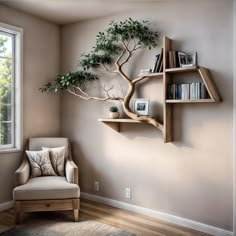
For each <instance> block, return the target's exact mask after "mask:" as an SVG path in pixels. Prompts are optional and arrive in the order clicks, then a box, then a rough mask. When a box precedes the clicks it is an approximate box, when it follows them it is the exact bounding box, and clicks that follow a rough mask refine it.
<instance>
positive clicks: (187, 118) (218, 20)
mask: <svg viewBox="0 0 236 236" xmlns="http://www.w3.org/2000/svg"><path fill="white" fill-rule="evenodd" d="M232 6H233V1H231V0H228V1H227V0H226V1H221V0H215V1H213V0H201V1H187V0H186V1H163V2H161V3H152V4H150V5H149V4H147V5H145V6H144V5H142V7H140V8H139V6H138V4H135V8H134V11H133V12H125V13H124V14H122V15H116V16H113V17H110V18H99V19H96V20H91V21H85V22H80V23H77V24H71V25H66V26H64V27H63V28H62V69H63V72H66V71H69V70H73V69H75V65H76V63H77V61H78V58H79V55H80V54H81V53H83V52H89V50H90V49H91V47H92V46H93V45H94V43H95V35H96V34H97V33H98V32H99V31H102V30H104V29H105V27H106V26H107V24H108V23H109V22H110V20H112V19H116V20H120V19H125V18H127V17H130V16H131V17H133V18H137V19H147V20H149V21H150V22H152V24H153V27H154V28H155V29H157V30H158V31H159V32H160V34H161V35H168V36H169V37H170V38H172V39H175V40H176V42H175V43H174V47H175V48H177V49H179V50H183V51H188V52H191V51H197V52H198V62H199V64H201V65H203V66H205V67H208V68H209V69H210V70H211V72H212V75H213V77H214V81H215V83H216V84H217V87H218V88H219V90H220V93H221V95H222V97H223V99H224V102H223V103H221V104H193V105H187V104H186V105H175V106H174V140H175V141H174V142H173V143H168V144H164V143H163V140H162V136H161V134H160V132H159V131H158V130H156V129H154V128H153V127H149V126H145V125H131V124H130V125H128V124H126V125H123V126H122V132H121V133H116V132H114V131H113V130H112V129H110V128H108V127H107V126H105V125H104V124H102V123H100V122H98V121H97V119H98V118H100V117H107V115H108V108H109V106H110V105H111V104H112V103H109V102H108V103H99V102H96V101H92V102H86V101H81V100H80V99H78V98H76V97H73V96H71V95H67V94H64V95H63V96H62V97H61V103H62V113H61V115H62V116H61V119H62V134H63V135H64V136H68V137H69V138H71V140H72V141H73V144H74V145H73V147H74V149H73V152H74V154H75V159H76V162H77V164H78V165H79V167H80V184H81V189H82V191H83V192H87V193H92V194H94V191H93V181H95V180H98V181H99V182H100V188H101V189H100V192H99V193H98V195H100V196H104V197H108V198H112V199H116V200H119V201H124V202H128V203H131V204H136V205H138V206H142V207H146V208H150V209H153V210H157V211H161V212H165V213H169V214H173V215H176V216H180V217H184V218H187V219H190V220H194V221H198V222H202V223H205V224H209V225H212V226H216V227H220V228H224V229H227V230H232V212H233V206H232V203H233V201H232V108H233V105H232V96H233V90H232V89H233V69H232V58H233V53H232V46H233V43H232V35H233V33H232V32H233V31H232V22H233V21H232ZM160 47H161V46H160ZM160 47H159V48H158V49H156V50H152V51H147V52H145V53H139V54H138V57H137V58H135V59H134V60H132V62H131V64H130V67H128V68H127V69H128V73H129V74H130V75H135V74H137V73H138V71H139V70H140V69H141V68H148V67H152V64H153V61H154V55H155V54H156V53H157V51H158V50H160ZM114 84H115V85H117V84H118V83H117V82H114ZM118 92H119V91H118ZM137 96H139V97H145V98H151V102H152V103H151V105H152V107H153V109H152V112H153V114H154V113H157V117H159V118H160V119H161V103H160V100H159V101H158V102H157V101H156V100H155V99H158V98H161V96H162V94H161V84H160V82H154V81H152V82H149V83H145V84H144V85H143V87H142V88H140V89H139V93H138V95H137ZM125 187H130V188H131V189H132V199H131V200H128V199H126V198H125Z"/></svg>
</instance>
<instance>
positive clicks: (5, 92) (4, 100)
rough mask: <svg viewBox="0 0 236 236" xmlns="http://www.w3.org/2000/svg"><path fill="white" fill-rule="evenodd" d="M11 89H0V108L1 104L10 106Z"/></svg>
mask: <svg viewBox="0 0 236 236" xmlns="http://www.w3.org/2000/svg"><path fill="white" fill-rule="evenodd" d="M11 94H12V88H10V87H3V88H0V106H1V105H2V104H11V103H12V97H11Z"/></svg>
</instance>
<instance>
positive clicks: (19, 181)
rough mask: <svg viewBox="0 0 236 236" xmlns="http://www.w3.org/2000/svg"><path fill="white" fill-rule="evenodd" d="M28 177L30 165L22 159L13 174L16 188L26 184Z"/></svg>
mask: <svg viewBox="0 0 236 236" xmlns="http://www.w3.org/2000/svg"><path fill="white" fill-rule="evenodd" d="M29 176H30V165H29V162H28V161H27V160H26V159H24V160H23V162H22V164H21V166H20V167H19V169H18V170H16V172H15V182H16V186H19V185H23V184H25V183H26V182H27V180H28V179H29Z"/></svg>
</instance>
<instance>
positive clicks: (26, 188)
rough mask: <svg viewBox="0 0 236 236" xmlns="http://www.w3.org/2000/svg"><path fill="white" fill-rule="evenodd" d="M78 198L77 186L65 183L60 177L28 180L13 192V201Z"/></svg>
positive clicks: (78, 190) (63, 178)
mask: <svg viewBox="0 0 236 236" xmlns="http://www.w3.org/2000/svg"><path fill="white" fill-rule="evenodd" d="M45 183H47V184H45ZM79 197H80V189H79V186H78V185H76V184H71V183H69V182H67V180H66V178H65V177H61V176H43V177H37V178H30V179H29V180H28V181H27V182H26V184H24V185H20V186H18V187H16V188H15V189H14V190H13V198H14V200H49V199H55V198H56V199H68V198H79Z"/></svg>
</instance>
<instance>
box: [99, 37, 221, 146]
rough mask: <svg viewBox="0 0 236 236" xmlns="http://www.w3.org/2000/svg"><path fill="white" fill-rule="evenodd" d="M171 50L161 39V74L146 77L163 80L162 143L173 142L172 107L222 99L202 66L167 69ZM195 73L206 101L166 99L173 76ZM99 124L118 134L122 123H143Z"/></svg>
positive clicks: (116, 121)
mask: <svg viewBox="0 0 236 236" xmlns="http://www.w3.org/2000/svg"><path fill="white" fill-rule="evenodd" d="M171 50H172V40H171V39H169V38H168V37H166V36H164V37H163V52H164V53H163V72H161V73H153V74H148V75H147V77H156V78H161V79H162V80H163V124H161V125H160V127H158V129H159V130H160V131H161V132H162V134H163V140H164V143H168V142H172V141H173V127H172V125H173V105H174V104H195V103H216V102H221V101H222V99H221V97H220V95H219V92H218V90H217V88H216V86H215V84H214V82H213V79H212V77H211V74H210V72H209V70H208V69H207V68H205V67H202V66H190V67H178V68H168V54H169V51H171ZM193 72H194V73H197V74H198V76H199V77H200V79H201V80H202V82H203V83H204V85H205V87H206V91H207V93H208V95H209V98H207V99H194V100H190V99H188V100H180V99H168V98H167V96H168V94H167V89H168V85H170V84H172V83H173V82H172V79H173V76H174V75H176V74H183V75H184V74H185V73H193ZM99 121H100V122H103V123H104V124H106V125H108V126H109V127H110V128H112V129H114V130H115V131H117V132H120V130H121V129H120V126H121V124H122V123H133V124H142V123H145V122H142V121H137V120H132V119H99Z"/></svg>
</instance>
